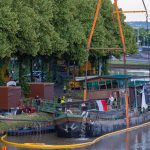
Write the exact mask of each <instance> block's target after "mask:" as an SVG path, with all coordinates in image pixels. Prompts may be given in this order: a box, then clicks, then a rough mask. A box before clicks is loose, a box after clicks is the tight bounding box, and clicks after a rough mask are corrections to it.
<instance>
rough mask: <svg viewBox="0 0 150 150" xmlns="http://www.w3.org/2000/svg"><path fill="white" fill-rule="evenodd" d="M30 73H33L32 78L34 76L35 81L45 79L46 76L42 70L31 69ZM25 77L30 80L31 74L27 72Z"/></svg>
mask: <svg viewBox="0 0 150 150" xmlns="http://www.w3.org/2000/svg"><path fill="white" fill-rule="evenodd" d="M32 74H33V78H35V80H37V81H41V80H42V79H43V80H45V78H46V75H45V73H44V72H42V71H32ZM25 77H27V78H28V80H30V78H31V74H30V73H29V74H27V75H25Z"/></svg>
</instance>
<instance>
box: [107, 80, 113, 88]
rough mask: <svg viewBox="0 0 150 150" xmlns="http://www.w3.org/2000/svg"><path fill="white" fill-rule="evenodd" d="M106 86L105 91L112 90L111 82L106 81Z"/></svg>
mask: <svg viewBox="0 0 150 150" xmlns="http://www.w3.org/2000/svg"><path fill="white" fill-rule="evenodd" d="M106 85H107V89H111V88H112V86H111V81H106Z"/></svg>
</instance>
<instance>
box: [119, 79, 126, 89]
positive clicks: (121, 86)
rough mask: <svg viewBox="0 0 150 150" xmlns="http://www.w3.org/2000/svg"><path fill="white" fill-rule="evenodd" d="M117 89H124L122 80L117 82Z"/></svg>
mask: <svg viewBox="0 0 150 150" xmlns="http://www.w3.org/2000/svg"><path fill="white" fill-rule="evenodd" d="M118 83H119V88H121V89H124V88H125V81H124V80H119V81H118Z"/></svg>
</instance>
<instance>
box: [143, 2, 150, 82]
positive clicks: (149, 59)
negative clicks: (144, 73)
mask: <svg viewBox="0 0 150 150" xmlns="http://www.w3.org/2000/svg"><path fill="white" fill-rule="evenodd" d="M142 3H143V6H144V9H145V13H146V14H145V17H146V31H147V38H148V35H149V34H148V30H149V21H148V17H149V14H148V11H147V7H146V4H145V1H144V0H142ZM147 45H148V48H149V41H148V40H147ZM148 62H149V66H150V51H148ZM149 80H150V67H149Z"/></svg>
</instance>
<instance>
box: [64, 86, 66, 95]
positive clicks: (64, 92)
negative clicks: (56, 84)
mask: <svg viewBox="0 0 150 150" xmlns="http://www.w3.org/2000/svg"><path fill="white" fill-rule="evenodd" d="M66 92H67V86H66V85H64V93H66Z"/></svg>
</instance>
